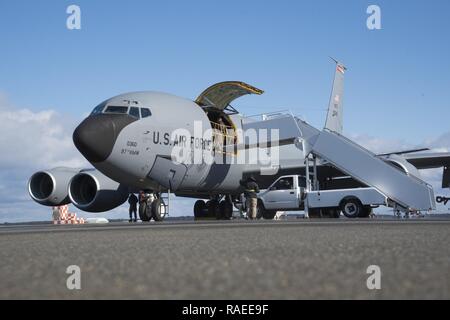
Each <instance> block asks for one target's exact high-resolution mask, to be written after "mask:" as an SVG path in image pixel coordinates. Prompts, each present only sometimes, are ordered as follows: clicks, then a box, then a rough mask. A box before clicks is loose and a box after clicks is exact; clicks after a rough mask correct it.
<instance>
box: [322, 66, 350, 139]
mask: <svg viewBox="0 0 450 320" xmlns="http://www.w3.org/2000/svg"><path fill="white" fill-rule="evenodd" d="M331 59H333V58H331ZM333 61H334V62H336V73H335V75H334V81H333V89H332V90H331V97H330V103H329V105H328V114H327V121H326V122H325V128H326V129H329V130H331V131H334V132H337V133H339V134H341V133H342V128H343V113H344V73H345V71H346V70H347V68H346V67H345V66H344V65H343V64H342V63H340V62H339V61H336V60H334V59H333Z"/></svg>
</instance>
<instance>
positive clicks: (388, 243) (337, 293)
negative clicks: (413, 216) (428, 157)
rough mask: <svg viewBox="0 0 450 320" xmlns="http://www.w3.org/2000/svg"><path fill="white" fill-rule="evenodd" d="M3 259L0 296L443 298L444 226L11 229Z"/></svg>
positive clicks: (449, 284) (448, 280)
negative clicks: (74, 274)
mask: <svg viewBox="0 0 450 320" xmlns="http://www.w3.org/2000/svg"><path fill="white" fill-rule="evenodd" d="M0 254H1V259H0V261H1V265H0V288H1V289H0V290H1V291H0V298H2V299H5V298H20V299H21V298H25V299H28V298H41V299H59V298H63V299H72V298H77V299H78V298H80V299H92V298H94V299H106V298H112V299H116V298H126V299H353V298H356V299H364V298H368V299H403V298H406V299H408V298H410V299H431V298H437V299H450V221H427V220H414V221H413V220H411V221H394V220H389V221H380V220H359V221H349V220H345V219H341V220H339V221H335V220H320V221H318V220H312V221H305V220H298V221H295V220H294V221H284V222H283V221H270V222H269V221H256V222H251V221H229V222H195V223H194V222H184V223H175V222H165V223H162V224H154V223H151V224H136V225H129V224H121V223H117V224H109V225H104V226H93V225H91V226H87V225H86V226H50V225H49V226H8V227H0ZM69 265H77V266H79V267H80V268H81V290H73V291H71V290H68V289H67V287H66V279H67V277H68V276H69V275H68V274H66V268H67V267H68V266H69ZM369 265H378V266H379V267H380V268H381V272H382V275H381V290H368V289H367V286H366V280H367V278H368V277H369V275H368V274H367V273H366V270H367V267H368V266H369Z"/></svg>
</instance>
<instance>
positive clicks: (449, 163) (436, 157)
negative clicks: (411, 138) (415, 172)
mask: <svg viewBox="0 0 450 320" xmlns="http://www.w3.org/2000/svg"><path fill="white" fill-rule="evenodd" d="M402 156H403V157H404V158H405V160H406V161H408V162H409V163H411V164H412V165H413V166H415V167H416V168H417V169H433V168H441V167H443V168H444V171H443V174H442V188H449V187H450V152H430V153H415V154H414V153H411V154H405V155H402Z"/></svg>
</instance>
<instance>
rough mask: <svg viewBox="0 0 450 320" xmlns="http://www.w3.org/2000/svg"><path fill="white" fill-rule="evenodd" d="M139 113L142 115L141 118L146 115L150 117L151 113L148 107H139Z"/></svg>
mask: <svg viewBox="0 0 450 320" xmlns="http://www.w3.org/2000/svg"><path fill="white" fill-rule="evenodd" d="M141 115H142V118H147V117H150V116H151V115H152V112H151V111H150V109H148V108H142V109H141Z"/></svg>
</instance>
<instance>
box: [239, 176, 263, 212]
mask: <svg viewBox="0 0 450 320" xmlns="http://www.w3.org/2000/svg"><path fill="white" fill-rule="evenodd" d="M242 185H243V187H244V195H245V199H246V207H247V217H248V218H249V219H256V206H257V205H258V195H257V194H258V193H259V186H258V184H257V183H256V179H255V178H254V177H253V176H250V177H248V178H247V180H246V181H245V182H244V183H242Z"/></svg>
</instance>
